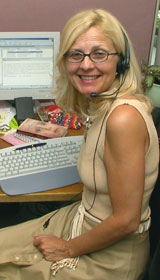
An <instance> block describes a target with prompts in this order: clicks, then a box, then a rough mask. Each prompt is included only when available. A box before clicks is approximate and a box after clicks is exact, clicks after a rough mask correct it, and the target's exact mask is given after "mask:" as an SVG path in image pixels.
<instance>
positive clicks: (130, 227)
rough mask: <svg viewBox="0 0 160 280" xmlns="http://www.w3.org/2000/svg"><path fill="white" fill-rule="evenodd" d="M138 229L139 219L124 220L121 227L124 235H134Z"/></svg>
mask: <svg viewBox="0 0 160 280" xmlns="http://www.w3.org/2000/svg"><path fill="white" fill-rule="evenodd" d="M138 228H139V219H126V220H125V221H124V222H123V225H122V231H123V232H124V235H130V234H132V233H135V232H136V231H137V230H138Z"/></svg>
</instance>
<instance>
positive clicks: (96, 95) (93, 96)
mask: <svg viewBox="0 0 160 280" xmlns="http://www.w3.org/2000/svg"><path fill="white" fill-rule="evenodd" d="M119 89H120V88H118V89H116V90H115V91H114V92H113V93H111V94H103V93H102V94H97V93H95V92H91V94H90V97H92V98H97V97H105V96H112V95H114V94H116V93H117V92H118V91H119Z"/></svg>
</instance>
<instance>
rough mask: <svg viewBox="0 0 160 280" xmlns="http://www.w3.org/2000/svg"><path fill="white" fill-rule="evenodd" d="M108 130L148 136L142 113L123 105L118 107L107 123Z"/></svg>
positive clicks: (130, 106)
mask: <svg viewBox="0 0 160 280" xmlns="http://www.w3.org/2000/svg"><path fill="white" fill-rule="evenodd" d="M107 130H109V131H110V132H113V133H119V132H120V133H122V132H123V131H126V132H127V131H128V132H129V133H130V134H132V133H136V132H137V133H144V134H145V135H146V134H147V128H146V124H145V121H144V119H143V117H142V115H141V114H140V112H139V111H138V110H137V109H136V108H135V107H133V106H132V105H128V104H122V105H119V106H117V107H116V108H115V109H114V110H113V111H112V113H111V114H110V116H109V117H108V121H107Z"/></svg>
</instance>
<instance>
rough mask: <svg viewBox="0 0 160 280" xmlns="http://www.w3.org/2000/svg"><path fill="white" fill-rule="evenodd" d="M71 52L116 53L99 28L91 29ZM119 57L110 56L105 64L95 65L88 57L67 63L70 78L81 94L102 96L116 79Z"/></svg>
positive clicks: (78, 40)
mask: <svg viewBox="0 0 160 280" xmlns="http://www.w3.org/2000/svg"><path fill="white" fill-rule="evenodd" d="M69 51H80V52H83V53H85V54H89V53H91V52H93V51H107V52H108V53H112V52H116V49H115V48H114V46H113V43H112V41H111V40H110V39H109V38H106V36H105V35H104V34H103V33H102V31H100V30H99V29H98V28H97V27H90V28H89V29H88V30H87V31H86V32H85V33H83V34H82V35H81V36H79V37H78V39H77V40H76V41H75V42H74V44H73V45H72V47H71V48H70V50H69ZM118 60H119V57H118V55H109V56H108V59H107V60H106V61H104V62H98V63H95V62H93V61H91V60H90V58H89V57H88V56H86V57H85V58H84V60H83V61H82V62H79V63H72V62H69V61H67V60H66V61H65V64H66V71H67V75H68V78H69V80H70V82H71V84H72V85H73V87H74V88H76V89H77V90H78V91H79V92H80V93H81V94H83V95H86V96H89V95H90V94H91V93H92V92H95V93H97V94H100V93H102V92H104V91H107V90H108V89H109V88H110V87H111V85H112V83H113V81H114V79H115V77H116V68H117V63H118Z"/></svg>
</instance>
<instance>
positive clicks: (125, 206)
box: [35, 105, 149, 261]
mask: <svg viewBox="0 0 160 280" xmlns="http://www.w3.org/2000/svg"><path fill="white" fill-rule="evenodd" d="M148 145H149V140H148V133H147V129H146V126H145V123H144V120H143V118H142V117H141V115H140V114H139V113H138V111H137V110H136V109H135V108H133V107H131V106H127V105H122V106H119V107H118V108H116V109H115V110H114V112H112V114H111V115H110V117H109V119H108V121H107V132H106V140H105V150H104V163H105V167H106V173H107V180H108V186H109V193H110V198H111V203H112V207H113V213H112V215H111V216H110V217H108V218H107V219H105V220H104V221H103V222H102V223H100V224H98V225H97V226H96V227H95V228H93V229H92V230H90V231H89V232H87V233H85V234H82V235H80V236H78V237H76V238H74V239H72V240H69V241H68V242H67V241H64V240H61V239H59V244H60V248H61V249H62V247H63V256H62V258H64V255H65V257H69V256H71V257H75V256H78V255H82V254H87V253H91V252H94V251H97V250H100V249H103V248H106V247H108V246H110V245H111V244H113V243H114V242H116V241H118V240H120V239H122V238H123V237H125V236H126V235H128V234H130V233H132V232H134V231H136V230H137V229H138V225H139V222H140V214H141V205H142V196H143V188H144V165H145V164H144V157H145V152H146V150H147V148H148ZM46 238H47V237H46V236H45V237H43V236H42V237H37V239H36V244H35V245H37V246H39V248H40V250H41V251H43V252H44V254H45V253H46V251H47V250H51V247H52V246H48V245H47V240H46ZM50 238H51V240H52V241H51V242H50V245H51V244H54V247H55V241H56V240H54V238H55V237H54V236H53V237H50ZM52 238H53V239H52ZM44 240H45V241H44ZM37 243H38V244H37ZM45 246H48V247H49V249H44V247H45ZM53 250H54V248H53ZM49 254H50V255H52V260H53V261H54V260H57V259H56V254H55V251H54V253H53V251H52V253H49ZM49 254H48V253H47V254H46V255H47V257H48V255H49ZM53 255H54V256H53ZM59 258H61V257H59Z"/></svg>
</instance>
